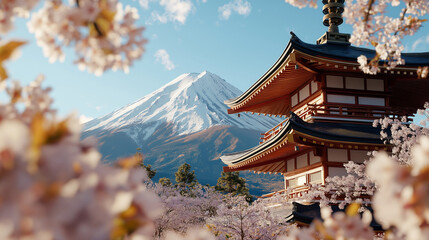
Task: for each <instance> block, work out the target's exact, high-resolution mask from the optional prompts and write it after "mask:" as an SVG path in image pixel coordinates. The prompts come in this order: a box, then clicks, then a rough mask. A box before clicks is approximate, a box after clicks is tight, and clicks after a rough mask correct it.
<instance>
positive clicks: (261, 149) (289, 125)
mask: <svg viewBox="0 0 429 240" xmlns="http://www.w3.org/2000/svg"><path fill="white" fill-rule="evenodd" d="M290 114H291V116H290V118H289V119H288V120H287V122H286V123H285V124H284V125H283V128H282V129H281V130H280V131H279V132H278V133H277V134H276V135H275V136H273V137H272V138H270V139H268V140H267V141H265V142H263V143H262V144H259V145H258V146H256V147H253V148H250V149H248V150H245V151H241V152H235V153H231V154H225V155H223V156H221V160H222V161H223V162H224V163H225V164H226V165H228V166H227V167H224V171H240V170H253V171H262V172H264V170H263V169H264V168H263V166H264V165H268V164H271V165H273V166H274V165H276V164H277V165H278V166H277V165H276V167H272V168H265V170H269V171H268V172H282V170H283V172H284V168H283V169H281V164H284V160H287V159H288V158H290V157H293V156H295V155H296V154H297V151H296V149H295V146H297V145H299V150H298V151H306V150H308V149H312V148H313V147H316V146H328V145H330V146H331V147H339V148H341V147H343V148H353V149H365V150H370V149H376V148H379V147H383V146H384V144H383V141H382V140H381V139H380V130H381V129H380V128H376V127H372V126H371V125H367V124H352V123H331V122H315V123H308V122H305V121H303V120H302V119H301V118H299V117H298V116H297V115H296V114H294V113H290ZM384 147H385V146H384Z"/></svg>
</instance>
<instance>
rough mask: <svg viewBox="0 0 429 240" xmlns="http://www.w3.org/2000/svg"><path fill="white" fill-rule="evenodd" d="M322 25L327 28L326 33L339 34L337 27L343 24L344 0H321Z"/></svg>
mask: <svg viewBox="0 0 429 240" xmlns="http://www.w3.org/2000/svg"><path fill="white" fill-rule="evenodd" d="M322 2H323V4H324V6H323V14H325V16H324V17H323V25H325V26H327V27H329V30H328V32H331V33H339V31H338V26H339V25H341V24H342V23H343V16H342V15H341V14H342V13H343V12H344V0H323V1H322Z"/></svg>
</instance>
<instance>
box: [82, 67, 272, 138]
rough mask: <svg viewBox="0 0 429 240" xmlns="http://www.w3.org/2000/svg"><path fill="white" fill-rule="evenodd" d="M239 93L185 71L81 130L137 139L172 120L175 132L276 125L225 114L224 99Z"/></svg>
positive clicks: (208, 76) (213, 78) (208, 75)
mask: <svg viewBox="0 0 429 240" xmlns="http://www.w3.org/2000/svg"><path fill="white" fill-rule="evenodd" d="M240 94H241V91H240V90H238V89H237V88H236V87H234V86H232V85H231V84H229V83H227V82H226V81H225V80H223V79H222V78H220V77H219V76H217V75H216V74H213V73H210V72H208V71H204V72H201V73H186V74H182V75H180V76H179V77H177V78H175V79H174V80H172V81H171V82H169V83H167V84H166V85H164V86H163V87H161V88H159V89H158V90H156V91H154V92H152V93H150V94H148V95H146V96H145V97H143V98H141V99H139V100H137V101H136V102H134V103H131V104H129V105H127V106H125V107H122V108H120V109H118V110H116V111H114V112H112V113H110V114H107V115H105V116H103V117H101V118H96V119H94V120H92V121H90V122H88V123H87V124H85V126H84V129H85V131H91V130H97V129H99V130H120V131H124V132H126V133H127V134H128V135H129V136H131V137H132V138H133V139H134V140H135V141H136V142H139V141H141V140H145V139H146V138H148V137H150V136H151V135H152V133H153V132H154V131H155V130H156V129H157V127H158V126H159V125H160V124H162V123H172V124H173V126H174V131H175V133H176V134H177V135H182V134H190V133H194V132H198V131H201V130H204V129H208V128H210V127H212V126H215V125H233V126H237V127H240V128H247V129H256V130H261V131H266V130H267V129H269V128H270V127H272V126H274V125H275V124H276V120H273V119H272V118H268V117H262V116H260V117H258V118H252V117H250V116H246V115H243V116H242V117H240V118H237V116H234V115H228V114H227V106H225V105H224V103H223V101H224V100H226V99H230V98H233V97H236V96H238V95H240Z"/></svg>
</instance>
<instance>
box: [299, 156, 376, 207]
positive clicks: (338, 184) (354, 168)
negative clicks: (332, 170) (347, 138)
mask: <svg viewBox="0 0 429 240" xmlns="http://www.w3.org/2000/svg"><path fill="white" fill-rule="evenodd" d="M366 164H367V162H365V163H364V164H357V163H354V162H352V161H350V162H348V163H346V164H344V168H345V169H346V172H347V175H345V176H333V177H327V178H326V179H325V185H320V184H317V185H312V186H311V187H310V190H309V191H308V192H307V193H306V194H304V196H303V199H306V200H308V201H314V200H315V199H317V200H318V201H319V202H320V205H321V206H328V205H329V204H338V206H339V207H340V208H341V209H342V208H344V207H345V205H346V204H350V203H352V202H356V201H357V202H361V203H365V204H366V203H369V202H370V201H371V199H370V198H371V196H372V195H373V194H374V192H375V191H376V187H375V185H374V182H373V181H372V180H371V179H369V178H368V177H367V176H366V174H365V169H366ZM339 199H341V201H340V200H339Z"/></svg>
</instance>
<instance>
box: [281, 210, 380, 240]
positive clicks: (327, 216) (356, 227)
mask: <svg viewBox="0 0 429 240" xmlns="http://www.w3.org/2000/svg"><path fill="white" fill-rule="evenodd" d="M358 210H359V205H358V204H356V203H355V204H351V205H350V206H349V207H348V208H347V210H346V212H336V213H334V214H332V210H331V208H330V207H324V208H322V209H321V211H320V212H321V215H322V218H323V222H321V221H320V220H318V219H316V220H314V221H313V222H312V224H311V225H310V227H308V228H303V229H293V230H292V231H291V232H290V233H289V234H287V235H286V236H283V237H281V238H279V240H309V239H356V240H358V239H361V240H367V239H374V237H375V235H374V231H373V230H372V228H371V227H370V223H371V220H372V215H371V213H370V212H369V211H368V210H366V211H365V212H364V213H363V214H362V217H361V216H360V215H359V214H358Z"/></svg>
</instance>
